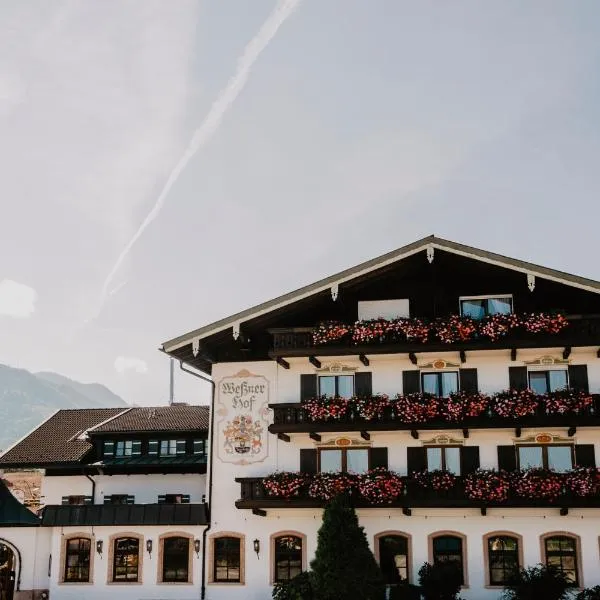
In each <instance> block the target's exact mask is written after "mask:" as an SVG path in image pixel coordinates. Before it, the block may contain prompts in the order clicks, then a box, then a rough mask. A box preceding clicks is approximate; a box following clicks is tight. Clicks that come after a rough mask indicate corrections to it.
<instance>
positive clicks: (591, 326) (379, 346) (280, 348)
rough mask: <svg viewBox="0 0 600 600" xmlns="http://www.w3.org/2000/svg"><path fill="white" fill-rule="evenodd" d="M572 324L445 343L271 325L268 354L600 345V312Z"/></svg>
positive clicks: (573, 319) (576, 318)
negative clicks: (358, 340)
mask: <svg viewBox="0 0 600 600" xmlns="http://www.w3.org/2000/svg"><path fill="white" fill-rule="evenodd" d="M567 320H568V321H569V326H568V327H566V328H565V329H564V330H563V331H561V332H560V333H557V334H542V333H523V332H521V331H517V332H513V333H509V334H508V335H506V336H505V337H503V338H501V339H499V340H497V341H490V340H487V339H486V340H483V339H473V340H470V341H467V342H459V343H454V344H445V343H442V342H440V341H439V340H434V339H432V340H430V341H428V342H425V343H423V342H417V341H410V342H409V341H399V342H394V343H380V342H378V341H375V342H372V343H369V344H363V345H355V344H353V343H352V342H351V341H350V340H346V341H344V342H343V343H340V344H320V345H315V344H313V338H312V331H313V328H312V327H288V328H281V327H280V328H272V329H269V333H270V334H271V335H272V336H273V343H272V347H271V350H270V352H269V356H271V358H284V357H294V356H346V355H356V354H358V355H360V354H363V355H369V354H398V353H411V352H419V351H423V352H425V351H426V352H448V351H461V350H462V351H465V352H466V351H468V350H491V349H511V350H512V349H517V350H518V349H520V348H556V347H559V348H564V349H565V350H566V349H570V348H573V347H582V346H600V315H569V316H567Z"/></svg>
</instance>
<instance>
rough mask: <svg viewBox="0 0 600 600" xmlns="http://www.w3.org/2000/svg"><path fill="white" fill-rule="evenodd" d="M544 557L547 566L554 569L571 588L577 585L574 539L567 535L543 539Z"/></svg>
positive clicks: (575, 542)
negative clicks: (564, 578) (565, 578)
mask: <svg viewBox="0 0 600 600" xmlns="http://www.w3.org/2000/svg"><path fill="white" fill-rule="evenodd" d="M544 555H545V560H546V565H547V566H549V567H550V566H552V567H556V568H557V569H558V570H559V571H561V572H562V573H563V574H564V575H565V576H566V577H567V579H568V580H569V582H570V583H571V584H572V585H573V586H578V585H579V572H578V566H577V540H576V538H574V537H571V536H568V535H551V536H548V537H546V538H544Z"/></svg>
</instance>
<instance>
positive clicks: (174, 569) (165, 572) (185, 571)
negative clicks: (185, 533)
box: [162, 536, 190, 583]
mask: <svg viewBox="0 0 600 600" xmlns="http://www.w3.org/2000/svg"><path fill="white" fill-rule="evenodd" d="M162 544H163V547H162V580H163V581H164V582H165V583H167V582H187V581H189V575H190V573H189V564H190V540H189V538H186V537H176V536H173V537H167V538H164V539H163V540H162Z"/></svg>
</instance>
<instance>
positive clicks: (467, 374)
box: [459, 369, 479, 394]
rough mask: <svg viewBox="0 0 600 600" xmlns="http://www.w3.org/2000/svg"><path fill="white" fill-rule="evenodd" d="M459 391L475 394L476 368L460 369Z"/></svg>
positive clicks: (476, 385)
mask: <svg viewBox="0 0 600 600" xmlns="http://www.w3.org/2000/svg"><path fill="white" fill-rule="evenodd" d="M459 374H460V391H461V392H469V393H472V394H476V393H477V392H478V391H479V383H478V382H477V369H460V370H459Z"/></svg>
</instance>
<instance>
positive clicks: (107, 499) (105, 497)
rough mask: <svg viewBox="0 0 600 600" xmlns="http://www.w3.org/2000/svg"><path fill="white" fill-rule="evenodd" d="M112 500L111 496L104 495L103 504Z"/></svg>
mask: <svg viewBox="0 0 600 600" xmlns="http://www.w3.org/2000/svg"><path fill="white" fill-rule="evenodd" d="M111 502H112V496H104V504H110V503H111Z"/></svg>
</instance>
